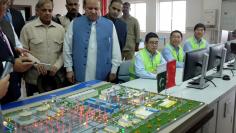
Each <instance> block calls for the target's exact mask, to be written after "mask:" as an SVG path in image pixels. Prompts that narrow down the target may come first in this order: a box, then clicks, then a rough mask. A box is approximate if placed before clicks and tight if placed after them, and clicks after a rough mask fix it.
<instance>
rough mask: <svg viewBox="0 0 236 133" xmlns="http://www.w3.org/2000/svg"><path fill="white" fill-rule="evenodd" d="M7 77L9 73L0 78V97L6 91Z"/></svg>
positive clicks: (8, 77)
mask: <svg viewBox="0 0 236 133" xmlns="http://www.w3.org/2000/svg"><path fill="white" fill-rule="evenodd" d="M9 79H10V75H9V74H8V75H7V76H5V77H4V78H2V79H1V80H0V99H1V98H3V97H4V96H5V95H6V93H7V91H8V86H9Z"/></svg>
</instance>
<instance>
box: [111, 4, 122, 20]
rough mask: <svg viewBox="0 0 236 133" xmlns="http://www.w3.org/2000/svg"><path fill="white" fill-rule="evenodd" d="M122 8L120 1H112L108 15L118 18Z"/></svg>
mask: <svg viewBox="0 0 236 133" xmlns="http://www.w3.org/2000/svg"><path fill="white" fill-rule="evenodd" d="M122 8H123V5H122V4H121V3H119V2H113V3H112V4H111V6H110V7H109V16H110V17H111V18H114V19H116V18H118V17H119V15H120V14H121V11H122Z"/></svg>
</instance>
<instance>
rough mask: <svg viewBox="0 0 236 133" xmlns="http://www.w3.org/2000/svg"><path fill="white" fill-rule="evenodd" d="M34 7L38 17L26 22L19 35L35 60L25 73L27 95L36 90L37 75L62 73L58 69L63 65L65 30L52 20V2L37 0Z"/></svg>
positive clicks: (57, 74)
mask: <svg viewBox="0 0 236 133" xmlns="http://www.w3.org/2000/svg"><path fill="white" fill-rule="evenodd" d="M36 7H37V13H38V18H37V19H35V20H33V21H30V22H29V23H27V24H26V25H25V26H24V27H23V29H22V31H21V36H20V39H21V42H22V44H23V47H24V48H25V49H27V50H29V51H30V53H31V54H32V55H33V56H34V57H35V58H36V59H35V60H36V61H37V64H34V67H32V68H31V69H30V70H29V71H27V73H25V82H26V91H27V96H31V95H33V94H34V93H35V92H37V91H38V85H40V84H39V83H38V77H39V76H50V77H55V76H59V75H62V71H60V69H61V68H62V66H63V58H62V49H63V39H64V33H65V30H64V28H63V27H62V26H61V25H59V24H57V23H55V22H53V21H52V12H53V2H52V1H51V0H38V3H37V5H36ZM46 64H49V65H46ZM48 66H50V67H48ZM61 79H62V78H61ZM55 89H56V88H55Z"/></svg>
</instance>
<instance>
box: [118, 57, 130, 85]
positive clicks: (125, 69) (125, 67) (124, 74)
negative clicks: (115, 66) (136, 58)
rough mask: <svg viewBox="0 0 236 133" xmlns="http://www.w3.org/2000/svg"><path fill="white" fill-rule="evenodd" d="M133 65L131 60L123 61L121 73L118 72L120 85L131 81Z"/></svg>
mask: <svg viewBox="0 0 236 133" xmlns="http://www.w3.org/2000/svg"><path fill="white" fill-rule="evenodd" d="M130 64H131V60H126V61H123V62H122V63H121V65H120V67H119V71H118V76H117V78H118V83H124V82H127V81H129V78H130V77H129V67H130Z"/></svg>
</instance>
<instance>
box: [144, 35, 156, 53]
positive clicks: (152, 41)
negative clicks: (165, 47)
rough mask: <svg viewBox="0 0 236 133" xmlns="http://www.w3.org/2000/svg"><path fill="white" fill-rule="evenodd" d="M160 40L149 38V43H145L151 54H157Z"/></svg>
mask: <svg viewBox="0 0 236 133" xmlns="http://www.w3.org/2000/svg"><path fill="white" fill-rule="evenodd" d="M158 42H159V39H158V38H156V37H152V38H149V40H148V42H146V43H145V45H146V48H147V50H148V51H149V52H150V53H151V54H155V53H156V51H157V47H158Z"/></svg>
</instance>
